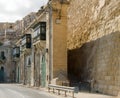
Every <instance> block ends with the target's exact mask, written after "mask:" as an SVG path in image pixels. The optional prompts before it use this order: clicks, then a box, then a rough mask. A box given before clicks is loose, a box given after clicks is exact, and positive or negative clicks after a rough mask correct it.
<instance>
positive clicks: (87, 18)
mask: <svg viewBox="0 0 120 98" xmlns="http://www.w3.org/2000/svg"><path fill="white" fill-rule="evenodd" d="M68 31H69V33H68V40H67V45H68V48H69V49H75V48H77V47H81V46H82V44H83V43H86V42H89V41H92V40H96V39H97V38H100V37H102V36H104V35H107V34H109V33H112V32H116V31H120V1H119V0H71V3H70V6H69V8H68Z"/></svg>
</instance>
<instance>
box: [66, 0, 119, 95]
mask: <svg viewBox="0 0 120 98" xmlns="http://www.w3.org/2000/svg"><path fill="white" fill-rule="evenodd" d="M68 31H69V33H68V36H67V37H68V38H67V46H68V50H69V52H68V67H69V68H68V69H69V73H72V72H73V73H74V75H75V76H77V77H78V78H79V80H85V81H89V80H94V83H93V84H94V85H93V87H92V88H93V90H95V91H99V92H101V93H105V94H111V95H117V94H118V92H119V90H120V88H119V87H120V80H119V77H120V72H119V70H120V50H119V48H120V45H119V42H120V1H119V0H71V2H70V6H69V8H68ZM71 69H72V70H71Z"/></svg>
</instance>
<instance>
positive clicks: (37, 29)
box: [32, 22, 46, 44]
mask: <svg viewBox="0 0 120 98" xmlns="http://www.w3.org/2000/svg"><path fill="white" fill-rule="evenodd" d="M33 30H34V32H33V34H32V38H33V44H36V43H38V42H43V43H44V42H45V41H46V22H39V23H38V24H36V25H34V26H33Z"/></svg>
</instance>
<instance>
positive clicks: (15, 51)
mask: <svg viewBox="0 0 120 98" xmlns="http://www.w3.org/2000/svg"><path fill="white" fill-rule="evenodd" d="M19 57H20V47H14V48H13V58H14V59H17V58H19Z"/></svg>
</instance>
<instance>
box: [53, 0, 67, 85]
mask: <svg viewBox="0 0 120 98" xmlns="http://www.w3.org/2000/svg"><path fill="white" fill-rule="evenodd" d="M52 6H53V14H52V19H53V21H52V23H53V79H55V81H56V83H58V82H59V84H60V81H65V80H66V79H67V25H66V24H67V6H68V5H67V4H60V2H58V1H57V0H56V1H54V2H53V3H52Z"/></svg>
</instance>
